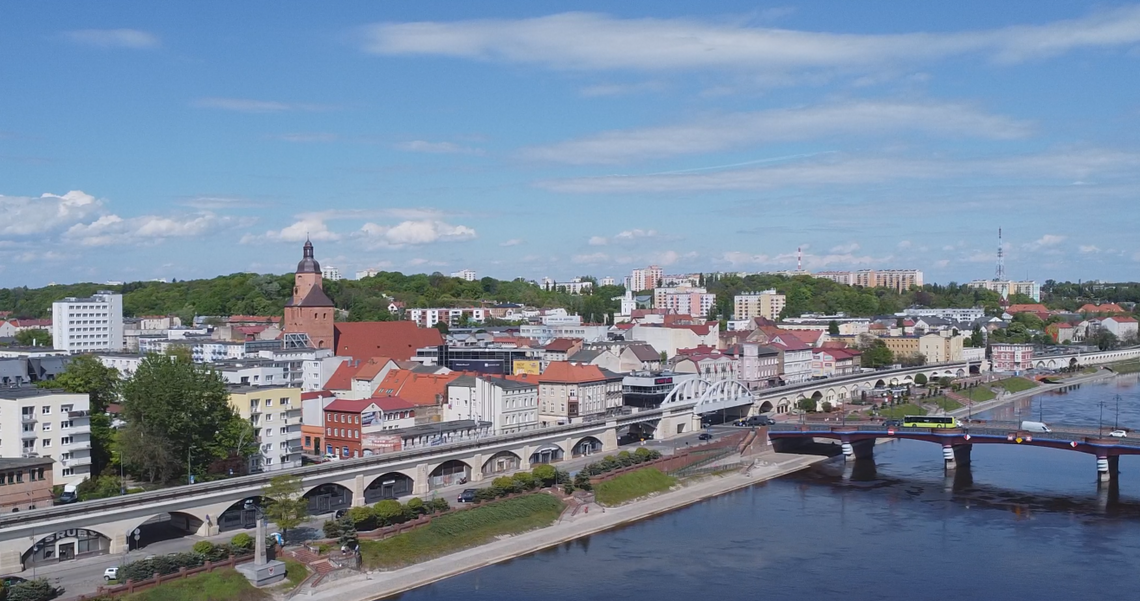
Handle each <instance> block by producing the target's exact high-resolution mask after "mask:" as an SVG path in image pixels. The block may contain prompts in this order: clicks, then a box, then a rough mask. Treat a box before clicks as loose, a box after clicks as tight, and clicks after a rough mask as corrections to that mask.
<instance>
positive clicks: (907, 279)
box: [812, 269, 922, 292]
mask: <svg viewBox="0 0 1140 601" xmlns="http://www.w3.org/2000/svg"><path fill="white" fill-rule="evenodd" d="M812 277H814V278H820V279H824V280H831V281H833V282H837V283H840V284H846V285H848V286H862V287H864V288H893V289H895V290H898V291H900V292H901V291H904V290H908V289H910V288H911V287H912V286H917V287H919V288H921V287H922V272H921V271H919V270H917V269H860V270H859V271H821V272H819V273H813V274H812Z"/></svg>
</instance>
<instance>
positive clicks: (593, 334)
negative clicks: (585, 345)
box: [519, 316, 610, 342]
mask: <svg viewBox="0 0 1140 601" xmlns="http://www.w3.org/2000/svg"><path fill="white" fill-rule="evenodd" d="M575 317H576V316H575ZM609 332H610V326H607V325H604V324H583V325H549V324H542V325H524V326H519V338H532V339H535V340H541V341H546V340H551V339H554V338H581V339H583V340H587V341H590V342H596V341H599V340H606V338H607V335H608V334H609Z"/></svg>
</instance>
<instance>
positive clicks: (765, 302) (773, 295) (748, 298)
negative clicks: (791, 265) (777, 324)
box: [732, 290, 788, 321]
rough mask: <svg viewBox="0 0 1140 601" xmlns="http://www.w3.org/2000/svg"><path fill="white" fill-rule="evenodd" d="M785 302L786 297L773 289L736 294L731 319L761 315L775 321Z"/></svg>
mask: <svg viewBox="0 0 1140 601" xmlns="http://www.w3.org/2000/svg"><path fill="white" fill-rule="evenodd" d="M787 304H788V302H787V297H785V296H784V295H783V294H778V293H777V292H776V291H775V290H765V291H763V292H745V293H743V294H737V295H736V296H735V297H733V302H732V306H733V311H732V314H733V319H738V320H739V319H752V318H754V317H763V318H764V319H770V320H772V321H775V320H777V319H779V318H780V313H781V312H783V310H784V307H785V306H787Z"/></svg>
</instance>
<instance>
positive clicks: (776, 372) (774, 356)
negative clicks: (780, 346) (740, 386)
mask: <svg viewBox="0 0 1140 601" xmlns="http://www.w3.org/2000/svg"><path fill="white" fill-rule="evenodd" d="M724 353H725V354H726V355H730V356H732V357H735V358H736V360H737V361H739V363H740V367H739V368H738V369H737V377H738V378H739V379H740V381H741V382H743V383H744V385H745V386H748V387H749V388H751V389H753V390H755V389H758V388H767V387H769V386H775V385H776V384H777V383H778V382H779V376H780V351H779V350H777V349H776V348H774V347H771V346H764V345H761V344H759V343H757V342H742V343H739V344H733V345H730V346H728V347H727V348H725V349H724Z"/></svg>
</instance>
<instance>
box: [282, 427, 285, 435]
mask: <svg viewBox="0 0 1140 601" xmlns="http://www.w3.org/2000/svg"><path fill="white" fill-rule="evenodd" d="M281 435H282V436H284V435H285V428H281Z"/></svg>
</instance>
